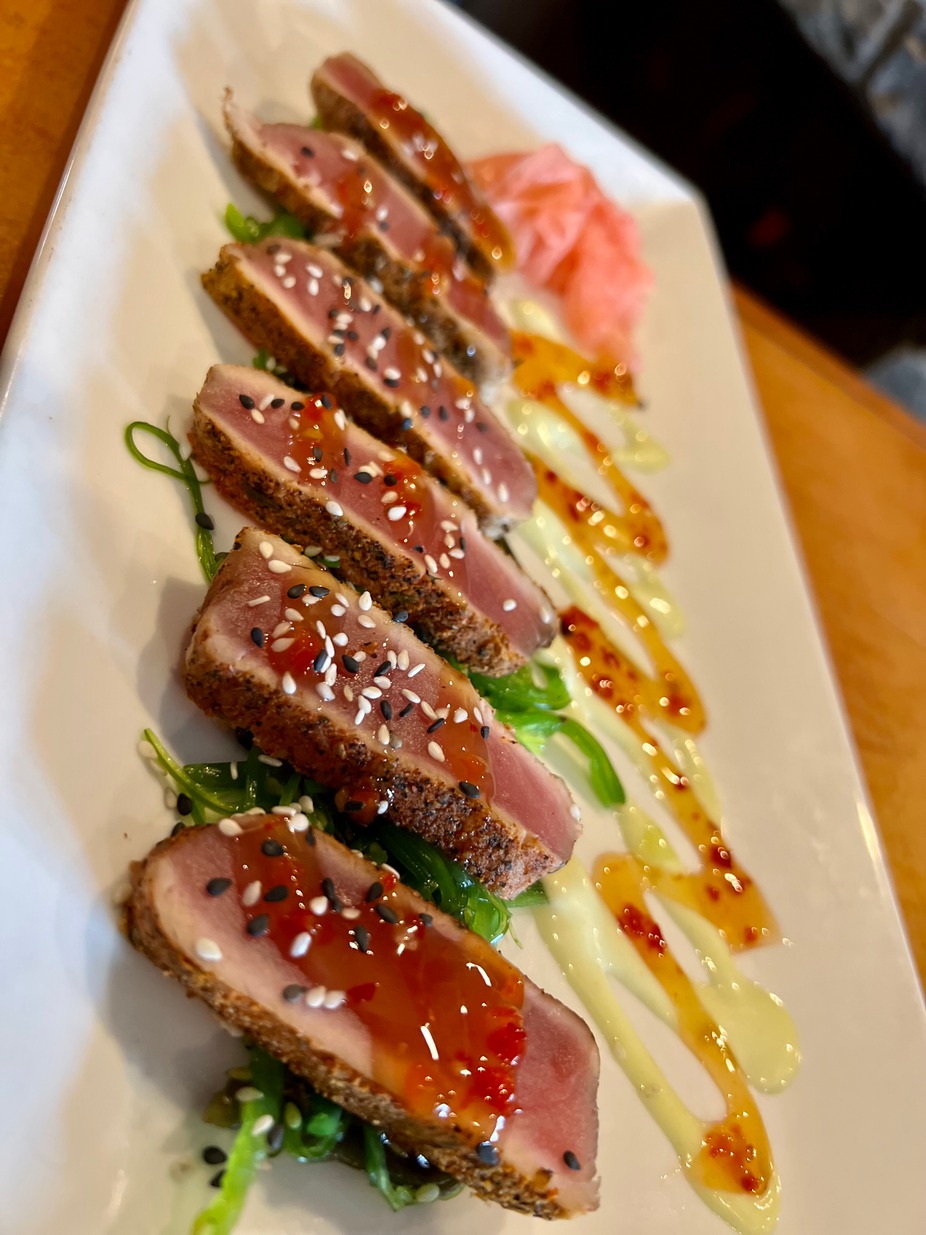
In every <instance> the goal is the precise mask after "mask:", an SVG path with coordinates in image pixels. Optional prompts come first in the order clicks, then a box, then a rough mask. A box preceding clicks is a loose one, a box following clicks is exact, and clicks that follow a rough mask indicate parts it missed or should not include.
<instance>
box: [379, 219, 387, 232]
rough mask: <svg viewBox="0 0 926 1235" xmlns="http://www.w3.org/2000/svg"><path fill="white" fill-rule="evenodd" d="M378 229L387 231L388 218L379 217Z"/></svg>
mask: <svg viewBox="0 0 926 1235" xmlns="http://www.w3.org/2000/svg"><path fill="white" fill-rule="evenodd" d="M379 230H380V231H381V232H388V231H389V220H388V219H380V221H379Z"/></svg>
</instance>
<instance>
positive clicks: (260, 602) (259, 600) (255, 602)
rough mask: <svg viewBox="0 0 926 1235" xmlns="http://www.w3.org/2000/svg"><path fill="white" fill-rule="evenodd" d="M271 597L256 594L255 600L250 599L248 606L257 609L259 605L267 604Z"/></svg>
mask: <svg viewBox="0 0 926 1235" xmlns="http://www.w3.org/2000/svg"><path fill="white" fill-rule="evenodd" d="M269 599H270V597H269V596H255V597H254V599H253V600H249V601H248V608H249V609H256V608H257V606H258V605H265V604H266V603H267V601H268V600H269Z"/></svg>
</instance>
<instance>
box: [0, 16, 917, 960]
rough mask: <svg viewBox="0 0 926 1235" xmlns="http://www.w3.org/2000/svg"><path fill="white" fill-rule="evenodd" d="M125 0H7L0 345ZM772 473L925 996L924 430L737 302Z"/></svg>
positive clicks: (787, 328) (761, 311) (805, 341)
mask: <svg viewBox="0 0 926 1235" xmlns="http://www.w3.org/2000/svg"><path fill="white" fill-rule="evenodd" d="M124 3H125V0H85V2H84V3H82V4H79V5H69V6H64V5H61V4H60V3H55V0H4V3H3V8H4V19H3V22H2V23H0V169H2V175H3V181H2V192H0V289H2V291H0V341H2V339H3V338H4V337H5V336H6V332H7V329H8V327H9V323H10V320H11V318H12V314H13V311H14V309H15V306H16V301H17V299H18V296H19V292H20V289H21V287H22V283H23V280H24V278H25V276H26V273H27V271H28V267H29V263H30V261H31V258H32V254H33V252H34V250H35V247H36V244H37V242H38V239H39V236H40V234H41V230H42V225H43V223H44V220H45V217H46V215H47V213H48V210H49V209H50V207H51V204H52V201H53V198H54V193H55V189H56V186H57V184H58V181H59V179H60V177H61V173H62V171H63V168H64V165H65V162H66V159H67V155H68V151H69V150H70V147H71V144H72V142H73V139H74V135H75V133H76V132H77V127H78V125H79V123H80V120H81V117H82V115H83V111H84V108H85V106H86V103H87V100H88V98H89V96H90V91H91V90H92V87H93V83H94V81H95V79H96V76H97V73H98V71H99V68H100V65H101V63H102V60H103V57H104V56H105V53H106V49H107V47H108V44H109V41H110V39H111V37H112V35H113V33H114V31H115V29H116V26H117V24H118V20H119V17H120V15H121V13H122V10H123V7H124ZM735 301H736V306H737V309H738V313H739V318H740V323H741V327H742V331H743V338H744V342H745V346H746V351H747V353H748V356H749V359H750V361H751V363H752V369H753V373H754V376H755V382H756V387H757V390H758V393H759V399H760V401H761V404H762V407H763V408H764V411H765V416H766V420H767V423H768V429H769V433H770V436H771V441H772V444H773V447H774V452H775V456H776V458H777V462H778V468H779V471H780V474H781V478H782V481H783V483H784V488H785V491H786V494H787V497H788V500H789V502H790V506H791V511H792V515H793V519H794V523H795V525H796V528H797V531H798V534H799V538H800V543H801V545H802V548H803V553H804V558H805V562H806V565H807V568H808V572H809V575H810V579H811V581H812V585H813V589H814V592H815V595H816V601H817V605H818V608H819V611H820V614H821V616H822V620H823V626H824V629H825V632H826V636H827V639H828V642H829V647H830V652H831V656H832V660H833V663H834V666H835V669H836V673H837V675H838V678H839V683H840V686H841V688H842V693H843V697H844V699H845V702H846V707H847V710H848V714H849V718H850V721H851V725H852V730H853V733H854V735H855V741H856V745H857V748H858V752H859V755H860V757H861V762H862V765H863V767H864V771H865V775H866V777H867V780H868V786H869V790H870V794H871V798H872V802H873V804H874V807H875V811H876V814H877V818H878V822H879V825H880V828H881V833H882V836H883V838H884V843H885V847H886V849H887V853H888V857H889V861H890V866H891V870H892V872H893V877H894V882H895V886H896V888H897V892H898V895H899V898H900V902H901V906H902V908H903V912H904V915H905V918H906V923H907V929H908V934H909V937H910V941H911V945H912V949H913V952H914V956H915V958H916V960H917V964H918V966H919V972H920V978H921V981H926V826H924V825H926V810H924V806H923V804H922V799H921V796H920V794H921V792H922V783H921V782H922V781H923V780H926V706H924V694H926V428H923V427H922V426H920V425H919V424H918V423H917V422H916V421H914V420H913V419H912V418H911V417H910V416H908V415H907V414H906V413H905V412H903V411H902V410H901V409H900V408H898V407H896V406H895V405H894V404H892V403H890V402H889V401H888V400H886V399H884V398H882V397H881V396H880V395H878V394H876V393H875V391H874V390H872V388H871V387H870V386H868V385H866V383H865V382H864V381H862V380H861V379H860V378H859V377H858V376H857V375H856V374H855V373H854V372H853V371H852V370H850V369H849V368H848V367H846V366H845V365H844V364H842V363H841V362H840V361H838V360H837V359H836V358H834V357H833V356H831V355H829V354H828V353H826V352H825V351H824V350H823V349H821V348H820V347H819V346H817V345H816V344H815V343H814V342H813V341H812V340H811V339H809V338H808V337H807V336H806V335H804V334H803V333H801V332H800V331H798V330H797V329H795V328H794V327H792V326H791V325H789V324H788V323H787V322H785V321H784V320H783V319H782V318H781V317H779V316H778V315H777V314H775V313H774V312H772V311H771V310H770V309H768V308H766V307H764V306H762V305H761V304H759V303H758V302H757V301H756V300H755V299H754V298H752V297H751V296H749V295H748V294H747V293H745V292H742V291H737V292H736V293H735Z"/></svg>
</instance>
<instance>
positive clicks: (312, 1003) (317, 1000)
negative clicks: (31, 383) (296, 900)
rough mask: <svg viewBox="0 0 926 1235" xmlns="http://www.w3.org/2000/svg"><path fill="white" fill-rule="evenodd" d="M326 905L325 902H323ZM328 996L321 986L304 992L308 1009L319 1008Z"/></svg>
mask: <svg viewBox="0 0 926 1235" xmlns="http://www.w3.org/2000/svg"><path fill="white" fill-rule="evenodd" d="M325 903H326V904H327V903H328V902H327V901H326V902H325ZM327 994H328V992H327V990H326V989H325V987H323V986H313V987H312V988H311V989H310V990H309V991H307V992H306V996H305V1001H306V1003H307V1004H308V1005H309V1007H310V1008H320V1007H321V1006H322V1004H323V1003H324V1002H325V996H326V995H327Z"/></svg>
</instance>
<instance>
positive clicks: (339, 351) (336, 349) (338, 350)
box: [331, 343, 344, 358]
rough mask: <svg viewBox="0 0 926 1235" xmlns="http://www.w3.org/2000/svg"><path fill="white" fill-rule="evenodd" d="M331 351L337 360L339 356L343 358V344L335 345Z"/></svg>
mask: <svg viewBox="0 0 926 1235" xmlns="http://www.w3.org/2000/svg"><path fill="white" fill-rule="evenodd" d="M331 350H332V352H333V353H334V354H335V356H337V357H338V358H340V357H341V356H343V355H344V344H343V343H335V345H334V347H333V348H332V349H331Z"/></svg>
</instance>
